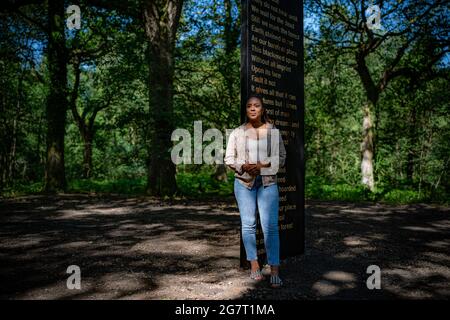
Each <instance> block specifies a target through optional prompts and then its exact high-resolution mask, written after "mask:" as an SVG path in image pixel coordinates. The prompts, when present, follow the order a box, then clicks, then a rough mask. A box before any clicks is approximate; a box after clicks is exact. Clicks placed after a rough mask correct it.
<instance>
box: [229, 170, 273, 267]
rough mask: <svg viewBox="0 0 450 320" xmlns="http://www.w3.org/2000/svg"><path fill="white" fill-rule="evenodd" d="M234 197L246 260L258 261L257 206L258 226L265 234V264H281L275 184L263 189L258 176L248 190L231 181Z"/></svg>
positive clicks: (235, 181)
mask: <svg viewBox="0 0 450 320" xmlns="http://www.w3.org/2000/svg"><path fill="white" fill-rule="evenodd" d="M234 195H235V196H236V200H237V203H238V207H239V212H240V216H241V223H242V241H243V242H244V247H245V252H246V253H247V260H249V261H251V260H257V259H258V257H257V252H256V206H257V205H258V211H259V217H260V221H261V227H262V231H263V234H264V245H265V247H266V253H267V262H268V264H270V265H279V264H280V238H279V233H278V207H279V194H278V184H276V183H275V184H272V185H270V186H266V187H264V186H263V185H262V178H261V176H260V175H258V176H257V177H256V180H255V183H254V184H253V186H252V188H251V189H248V188H246V187H245V186H243V185H242V184H241V183H240V182H239V181H237V179H235V180H234Z"/></svg>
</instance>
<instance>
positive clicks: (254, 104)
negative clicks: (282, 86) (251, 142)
mask: <svg viewBox="0 0 450 320" xmlns="http://www.w3.org/2000/svg"><path fill="white" fill-rule="evenodd" d="M263 111H264V108H263V106H262V104H261V100H259V99H258V98H250V99H249V100H248V101H247V118H248V119H249V121H257V120H259V121H261V117H262V114H263Z"/></svg>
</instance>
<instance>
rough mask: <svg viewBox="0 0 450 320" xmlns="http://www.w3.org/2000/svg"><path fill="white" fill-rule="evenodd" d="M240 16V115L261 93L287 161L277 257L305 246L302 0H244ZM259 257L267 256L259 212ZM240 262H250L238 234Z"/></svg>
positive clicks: (282, 181)
mask: <svg viewBox="0 0 450 320" xmlns="http://www.w3.org/2000/svg"><path fill="white" fill-rule="evenodd" d="M241 3H242V16H241V37H242V47H241V120H242V122H243V121H244V120H245V113H246V101H247V97H248V96H249V95H250V94H253V93H258V94H260V95H261V96H262V97H263V98H264V105H265V107H266V108H267V111H268V114H269V117H270V118H271V119H272V120H274V123H275V125H276V127H277V128H278V129H280V133H281V135H282V137H283V141H284V145H285V147H286V151H287V159H286V166H285V168H284V169H283V168H282V169H280V171H279V172H278V185H279V189H280V210H279V231H280V258H281V259H285V258H287V257H289V256H294V255H299V254H302V253H303V252H304V243H305V211H304V206H305V201H304V173H305V169H304V91H303V85H304V82H303V1H302V0H300V1H297V0H243V1H242V2H241ZM257 214H258V219H257V221H258V227H257V235H256V238H257V249H258V260H259V261H260V264H261V265H262V263H263V262H265V254H266V253H265V248H264V238H263V234H262V231H261V226H260V221H259V213H257ZM241 267H244V268H245V267H248V263H247V260H246V254H245V249H244V245H243V242H242V237H241Z"/></svg>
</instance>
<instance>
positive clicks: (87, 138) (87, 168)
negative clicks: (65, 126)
mask: <svg viewBox="0 0 450 320" xmlns="http://www.w3.org/2000/svg"><path fill="white" fill-rule="evenodd" d="M92 141H93V134H91V133H90V132H88V133H87V134H85V135H84V136H83V142H84V151H83V177H84V178H85V179H89V178H91V177H92V172H93V170H92Z"/></svg>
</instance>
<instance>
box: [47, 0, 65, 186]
mask: <svg viewBox="0 0 450 320" xmlns="http://www.w3.org/2000/svg"><path fill="white" fill-rule="evenodd" d="M48 28H49V34H48V48H47V50H48V68H49V77H50V92H49V95H48V97H47V109H46V117H47V160H46V168H45V191H46V192H56V191H59V190H65V189H66V177H65V169H64V134H65V124H66V110H67V97H66V91H67V65H66V62H67V58H66V57H67V56H66V39H65V34H64V1H63V0H49V1H48Z"/></svg>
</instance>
